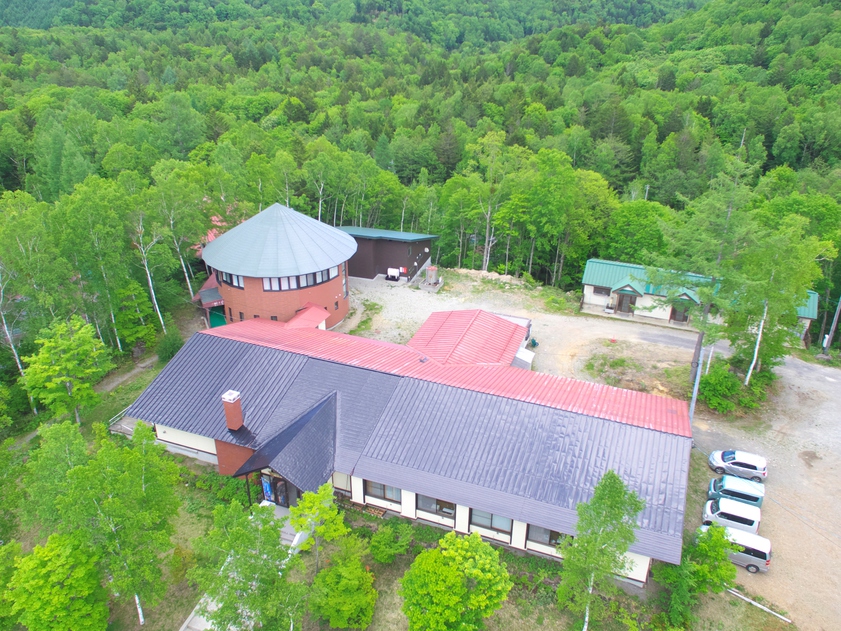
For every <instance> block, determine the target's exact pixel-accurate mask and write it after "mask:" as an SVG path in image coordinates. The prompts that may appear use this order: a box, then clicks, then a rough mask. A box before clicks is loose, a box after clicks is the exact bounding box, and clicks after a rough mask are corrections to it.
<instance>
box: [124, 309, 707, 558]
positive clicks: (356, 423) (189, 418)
mask: <svg viewBox="0 0 841 631" xmlns="http://www.w3.org/2000/svg"><path fill="white" fill-rule="evenodd" d="M231 327H236V325H231ZM231 327H226V328H231ZM322 333H325V332H322ZM429 361H430V362H432V360H429ZM512 370H516V369H512ZM517 372H522V373H528V371H517ZM232 388H233V389H236V390H238V391H239V392H241V393H242V402H243V403H242V404H243V412H244V421H245V426H244V427H243V428H242V429H240V430H237V431H236V432H230V431H228V430H227V429H226V426H225V420H224V413H223V408H222V402H221V400H220V398H221V395H222V393H223V392H225V391H226V390H229V389H232ZM333 393H336V394H335V398H336V408H335V454H334V456H333V463H332V466H333V470H335V471H339V472H341V473H346V474H352V475H355V476H359V477H363V478H366V479H371V480H374V481H377V482H382V483H385V484H389V485H394V486H398V487H401V488H404V489H406V490H407V491H414V492H419V493H423V494H429V495H431V496H433V497H440V498H441V499H444V500H448V501H455V502H458V503H462V504H463V505H466V506H470V507H474V508H477V509H480V510H487V511H490V512H495V513H498V514H500V515H504V516H506V517H511V518H514V519H519V520H521V521H524V522H527V523H530V524H534V525H537V526H543V527H550V528H552V529H555V530H561V531H563V532H567V533H570V534H572V533H574V532H575V529H574V525H575V519H576V514H575V504H576V503H577V502H579V501H585V500H587V499H588V498H589V496H590V494H591V493H592V489H593V487H594V486H595V483H596V482H597V481H598V479H599V478H600V477H601V475H602V473H604V471H606V470H607V469H608V468H614V469H615V470H616V471H617V473H618V474H619V475H620V476H621V477H622V478H623V479H624V480H625V481H626V482H627V483H628V484H629V485H630V487H631V488H632V489H634V490H635V491H636V492H637V493H639V494H640V496H641V497H642V498H643V499H644V500H645V501H646V509H645V511H644V513H643V514H642V516H641V519H640V523H639V526H640V527H639V529H638V531H637V542H636V543H635V544H634V546H632V548H631V550H632V551H633V552H637V553H639V554H643V555H646V556H651V557H653V558H656V559H659V560H662V561H667V562H672V563H677V562H679V561H680V546H681V534H682V528H683V511H684V503H685V500H686V484H687V474H688V462H689V450H690V447H691V439H690V438H688V437H685V436H681V435H679V434H674V433H666V432H664V431H657V430H654V429H649V428H643V427H638V426H635V425H633V424H629V423H623V422H614V421H610V420H605V419H604V418H597V417H594V416H592V415H588V414H583V413H580V412H575V411H569V410H563V409H557V408H553V407H550V406H546V405H541V404H540V403H535V402H529V401H524V400H517V399H512V398H506V397H501V396H496V395H494V394H491V393H483V392H480V391H475V390H470V389H466V388H465V387H458V386H454V385H448V384H444V383H436V382H434V381H430V380H425V379H423V378H420V379H418V378H414V377H413V376H399V375H395V374H386V373H384V372H380V371H378V370H376V369H371V368H370V367H360V366H352V365H348V364H344V363H336V362H335V361H326V360H323V359H314V358H312V357H307V356H304V355H300V354H296V353H291V352H288V351H286V350H284V349H278V348H271V347H268V346H258V345H256V344H255V343H254V342H245V341H237V340H232V339H226V338H225V337H221V336H215V335H207V334H201V333H199V334H196V335H194V336H193V337H192V338H190V340H189V341H188V342H187V344H186V345H185V346H184V349H182V351H180V352H179V354H178V355H177V356H176V357H175V358H174V359H173V360H172V361H171V362H170V363H169V365H167V367H166V368H165V369H164V370H163V371H162V372H161V374H160V375H159V376H158V377H157V378H156V379H155V380H154V381H153V382H152V384H151V385H150V386H149V387H148V388H147V390H146V391H145V392H144V393H143V394H142V395H141V396H140V398H138V400H137V401H136V402H135V403H134V404H133V405H132V406H131V407H130V408H129V410H128V412H127V416H129V417H131V418H137V419H142V420H144V421H146V422H150V423H156V424H161V425H165V426H167V427H171V428H173V429H179V430H182V431H187V432H191V433H194V434H198V435H201V436H207V437H211V438H217V439H219V440H223V441H227V442H231V443H236V444H239V445H243V446H248V447H250V448H253V449H257V450H259V449H260V448H261V447H263V446H265V445H267V443H268V442H269V441H271V440H272V439H273V438H274V437H276V436H278V435H279V434H281V433H282V432H283V431H284V430H285V429H287V428H289V427H291V426H293V425H294V423H295V421H296V420H299V419H300V418H301V417H302V416H303V415H305V414H306V413H307V412H308V411H310V410H313V409H314V408H315V407H317V406H318V405H319V404H321V403H322V402H323V401H324V400H325V398H327V397H330V396H332V395H333ZM329 416H330V414H329V412H325V416H323V417H322V416H318V415H313V418H312V419H311V420H310V421H309V422H308V423H307V424H306V425H305V426H304V427H301V428H300V429H299V430H298V431H297V432H296V433H295V435H294V437H293V438H292V439H291V440H290V441H289V443H288V444H287V445H286V447H285V448H284V449H283V450H281V452H279V458H280V460H278V461H277V462H275V461H274V460H272V461H271V466H272V467H273V468H274V467H275V466H277V467H278V472H282V471H284V470H285V471H286V472H287V473H288V474H289V478H290V479H291V480H292V481H293V483H294V484H296V485H297V484H298V482H296V481H295V480H296V479H297V480H298V481H300V483H301V485H305V484H314V483H315V482H314V480H317V479H320V478H321V476H323V475H324V470H325V468H326V466H327V465H326V463H325V461H324V460H322V459H321V458H322V456H316V455H315V454H314V451H316V450H319V449H323V448H324V445H323V441H325V440H326V441H327V443H329V442H330V437H329V432H330V427H329V425H330V424H329V418H328V417H329ZM305 432H306V433H305ZM325 434H326V436H325ZM316 435H318V436H316ZM287 450H289V454H288V459H287V460H284V458H285V457H286V456H287ZM307 455H310V456H311V457H312V458H313V460H317V462H313V463H311V466H310V465H307V466H306V467H304V465H303V464H302V461H303V460H304V459H305V457H306V456H307ZM322 455H323V454H322ZM295 463H297V464H295ZM284 467H287V468H286V469H284ZM284 475H285V474H284Z"/></svg>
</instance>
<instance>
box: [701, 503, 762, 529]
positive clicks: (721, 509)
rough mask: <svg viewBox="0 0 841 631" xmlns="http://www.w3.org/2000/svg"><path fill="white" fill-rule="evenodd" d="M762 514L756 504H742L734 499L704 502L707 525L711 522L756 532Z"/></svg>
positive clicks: (705, 522) (705, 523)
mask: <svg viewBox="0 0 841 631" xmlns="http://www.w3.org/2000/svg"><path fill="white" fill-rule="evenodd" d="M761 516H762V511H760V510H759V509H758V508H757V507H756V506H751V505H750V504H742V503H741V502H736V501H734V500H728V499H724V498H722V499H720V500H709V501H708V502H707V503H706V504H704V525H705V526H709V525H710V524H711V523H712V522H716V523H719V524H721V525H722V526H727V527H730V528H735V529H736V530H744V531H746V532H751V533H753V534H756V533H757V532H758V531H759V520H760V518H761Z"/></svg>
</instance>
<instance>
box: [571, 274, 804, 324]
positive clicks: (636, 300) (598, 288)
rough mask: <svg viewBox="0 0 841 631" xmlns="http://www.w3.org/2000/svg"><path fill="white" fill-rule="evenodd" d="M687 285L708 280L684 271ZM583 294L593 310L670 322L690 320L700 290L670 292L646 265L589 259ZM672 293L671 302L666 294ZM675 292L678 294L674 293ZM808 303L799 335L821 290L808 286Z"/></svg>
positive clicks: (586, 306) (585, 307) (588, 308)
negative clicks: (651, 279)
mask: <svg viewBox="0 0 841 631" xmlns="http://www.w3.org/2000/svg"><path fill="white" fill-rule="evenodd" d="M684 278H685V279H686V282H687V284H688V285H691V284H693V282H694V281H697V284H704V283H706V282H708V280H709V279H707V278H706V277H705V276H701V275H699V274H685V275H684ZM582 283H583V285H584V295H583V297H582V301H581V302H582V309H583V310H584V311H590V312H591V313H598V312H606V313H613V314H619V315H627V316H633V317H635V318H643V319H649V320H653V321H659V322H668V323H670V324H688V323H689V307H690V306H692V305H693V304H694V305H697V304H699V298H698V293H697V292H696V291H695V289H693V288H692V287H691V286H690V287H679V288H677V291H676V292H669V291H667V288H665V287H656V286H654V285H653V284H651V283H650V282H649V280H648V274H647V273H646V270H645V267H644V266H643V265H635V264H633V263H621V262H619V261H604V260H601V259H590V260H589V261H587V265H586V266H585V268H584V277H583V278H582ZM668 294H672V295H673V296H674V299H673V300H672V301H671V303H670V304H664V300H663V299H664V298H666V297H667V295H668ZM675 294H676V295H675ZM807 294H808V298H807V300H806V303H805V304H804V305H803V306H802V307H800V308H798V309H797V316H798V319H799V328H798V331H797V333H798V335H800V337H801V338H802V337H803V336H804V335H805V334H806V332H807V331H808V330H809V324H810V323H811V322H812V320H815V319H816V318H817V317H818V294H816V293H815V292H814V291H811V290H809V291H808V292H807Z"/></svg>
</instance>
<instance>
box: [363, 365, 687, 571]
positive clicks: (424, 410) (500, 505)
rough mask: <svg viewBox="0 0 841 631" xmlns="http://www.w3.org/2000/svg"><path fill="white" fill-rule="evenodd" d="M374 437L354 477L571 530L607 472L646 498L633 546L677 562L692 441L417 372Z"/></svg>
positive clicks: (401, 388) (402, 388)
mask: <svg viewBox="0 0 841 631" xmlns="http://www.w3.org/2000/svg"><path fill="white" fill-rule="evenodd" d="M408 418H411V419H413V421H412V422H406V420H407V419H408ZM371 436H372V438H371V440H370V441H369V443H368V445H367V446H366V447H365V450H364V451H363V452H362V454H361V456H360V458H359V460H358V462H357V464H356V467H355V469H354V475H357V476H359V477H362V478H365V479H371V480H377V481H382V480H387V481H388V484H390V485H393V486H397V487H400V488H404V489H407V490H410V491H415V492H416V493H421V494H423V495H429V496H431V497H437V498H440V499H442V500H446V501H450V502H454V503H456V504H462V505H464V506H470V507H472V508H476V509H479V510H484V511H488V512H491V513H494V514H499V515H504V516H505V517H510V518H513V519H517V520H520V521H523V522H526V523H529V524H533V525H536V526H542V527H544V528H550V529H553V530H560V531H563V532H567V533H574V532H575V523H576V521H577V514H576V510H575V509H576V505H577V504H578V502H585V501H588V500H589V499H590V497H592V493H593V488H594V487H595V485H596V483H598V481H599V480H600V479H601V477H602V475H603V474H604V473H605V472H606V471H607V470H608V469H613V470H614V471H616V473H617V474H619V476H620V477H621V478H622V479H623V480H624V481H625V483H626V484H628V486H629V487H630V488H631V489H633V490H635V491H636V492H637V493H638V494H639V495H640V497H642V498H643V499H644V500H645V502H646V506H645V509H644V511H643V513H642V515H641V517H640V519H639V525H640V529H639V530H638V532H637V541H636V543H635V544H634V545H633V546H632V547H631V551H632V552H637V553H639V554H643V555H646V556H650V557H653V558H656V559H660V560H663V561H668V562H671V563H679V562H680V554H681V545H682V534H683V514H684V503H685V500H686V481H687V477H688V475H689V468H688V467H689V451H690V449H691V446H692V441H691V439H689V438H683V437H679V436H675V435H670V434H665V433H662V432H653V431H650V430H646V429H642V428H639V427H634V426H632V425H625V424H622V423H614V422H609V421H602V420H600V419H597V418H593V417H588V416H584V415H580V414H575V413H571V412H564V411H561V410H553V409H551V408H546V407H542V406H537V405H533V404H529V403H524V402H521V401H513V400H510V399H503V398H500V397H494V396H492V395H488V394H482V393H478V392H470V391H468V390H462V389H459V388H453V387H449V386H445V385H440V384H433V383H429V382H421V381H417V380H414V379H405V380H404V381H402V382H401V384H400V386H399V387H398V388H397V390H396V391H395V392H394V395H393V396H392V398H391V401H390V402H389V404H388V406H387V407H386V409H385V411H384V412H383V415H382V416H381V417H380V419H379V422H378V423H377V426H376V428H375V429H374V430H373V432H371Z"/></svg>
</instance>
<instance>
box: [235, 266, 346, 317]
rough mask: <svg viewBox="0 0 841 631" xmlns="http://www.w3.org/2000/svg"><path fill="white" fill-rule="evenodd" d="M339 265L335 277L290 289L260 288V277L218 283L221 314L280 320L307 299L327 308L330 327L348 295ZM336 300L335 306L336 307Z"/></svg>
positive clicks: (344, 308)
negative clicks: (233, 284)
mask: <svg viewBox="0 0 841 631" xmlns="http://www.w3.org/2000/svg"><path fill="white" fill-rule="evenodd" d="M342 273H343V271H342V267H341V266H340V267H339V275H338V276H336V278H334V279H332V280H330V281H328V282H326V283H322V284H320V285H315V286H314V287H305V288H303V289H295V290H291V291H263V279H262V278H250V277H247V276H246V277H245V278H244V279H243V280H244V285H245V286H244V287H243V288H242V289H240V288H238V287H231V286H230V285H226V284H225V283H219V293H220V294H221V295H222V298H223V299H224V301H225V317H226V318H227V320H228V322H231V317H233V321H234V322H239V320H240V317H239V314H240V313H242V318H243V320H250V319H251V318H253V317H254V316H255V315H256V316H259V317H261V318H265V319H266V320H269V319H271V317H272V316H277V319H278V320H279V321H281V322H287V321H288V320H290V319H291V318H292V316H294V315H295V313H296V312H297V311H298V310H299V309H301V308H303V306H304V305H305V304H307V303H308V302H313V303H315V304H317V305H320V306H322V307H324V308H326V309H327V311H328V312H329V313H330V315H329V316H328V317H327V328H328V329H329V328H332V327H334V326H336V325H337V324H338V323H339V322H341V321H342V320H343V319H344V318H345V316H346V315H347V312H348V299H347V298H345V296H344V292H343V289H342ZM336 303H338V309H337V308H336Z"/></svg>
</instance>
